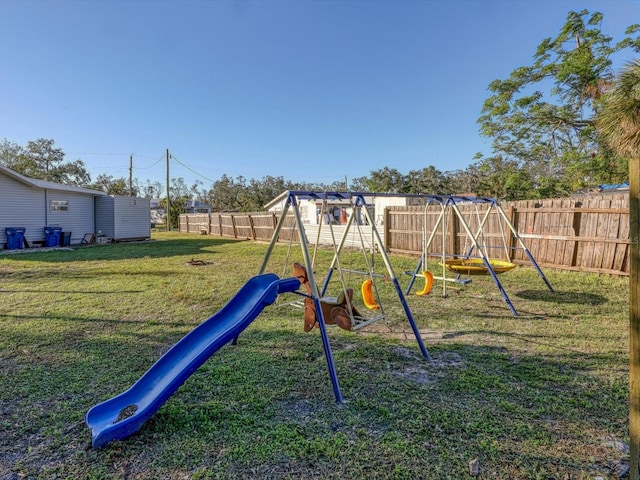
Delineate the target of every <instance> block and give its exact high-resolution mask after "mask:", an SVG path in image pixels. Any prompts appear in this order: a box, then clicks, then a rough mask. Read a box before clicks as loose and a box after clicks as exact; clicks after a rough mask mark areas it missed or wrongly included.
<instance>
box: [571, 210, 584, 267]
mask: <svg viewBox="0 0 640 480" xmlns="http://www.w3.org/2000/svg"><path fill="white" fill-rule="evenodd" d="M581 206H582V202H576V203H575V204H574V206H573V208H574V210H573V218H572V220H571V224H572V226H573V234H574V235H575V237H576V241H575V242H573V251H572V252H571V266H572V267H574V266H576V265H577V264H578V246H579V245H580V235H579V233H580V224H581V223H582V212H581V211H580V210H578V209H579V208H580V207H581Z"/></svg>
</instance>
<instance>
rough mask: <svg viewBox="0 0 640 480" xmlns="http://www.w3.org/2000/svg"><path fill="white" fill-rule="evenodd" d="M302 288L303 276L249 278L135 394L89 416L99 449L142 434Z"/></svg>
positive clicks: (134, 389) (100, 407)
mask: <svg viewBox="0 0 640 480" xmlns="http://www.w3.org/2000/svg"><path fill="white" fill-rule="evenodd" d="M299 287H300V281H299V280H298V279H297V278H286V279H280V278H279V277H278V276H277V275H274V274H272V273H267V274H263V275H258V276H255V277H253V278H251V279H249V281H248V282H247V283H246V284H245V285H244V286H243V287H242V288H241V289H240V291H239V292H238V293H237V294H236V295H235V296H234V297H233V298H232V299H231V300H230V301H229V303H227V304H226V305H225V306H224V307H222V309H221V310H220V311H219V312H218V313H216V314H215V315H213V316H212V317H211V318H209V319H208V320H206V321H205V322H203V323H201V324H200V325H198V326H197V327H196V328H194V329H193V330H192V331H191V332H189V333H188V334H187V335H185V336H184V337H183V338H182V339H181V340H180V341H179V342H178V343H176V344H175V345H174V346H173V347H171V349H169V350H168V351H167V352H166V353H165V354H164V355H163V356H162V357H161V358H160V359H159V360H158V361H157V362H156V363H155V364H154V365H153V366H152V367H151V368H150V369H149V370H148V371H147V372H146V373H145V374H144V375H143V376H142V377H141V378H140V379H139V380H138V381H137V382H136V383H135V384H134V385H133V386H132V387H131V388H129V390H127V391H125V392H123V393H121V394H120V395H118V396H116V397H113V398H111V399H110V400H107V401H105V402H103V403H100V404H98V405H96V406H94V407H93V408H91V409H90V410H89V411H88V412H87V416H86V419H85V421H86V423H87V425H88V426H89V428H90V429H91V433H92V443H93V447H94V448H99V447H101V446H103V445H106V444H107V443H109V442H111V441H113V440H122V439H124V438H127V437H129V436H131V435H133V434H134V433H136V432H137V431H138V430H139V429H140V428H141V427H142V424H143V423H144V422H146V421H147V420H148V419H149V418H151V417H152V416H153V414H154V413H155V412H156V411H157V410H158V409H159V408H160V407H161V406H162V405H163V404H164V402H166V401H167V399H168V398H169V397H170V396H171V395H172V394H173V393H174V392H175V391H176V390H177V389H178V388H179V387H180V385H182V384H183V383H184V382H185V380H186V379H187V378H189V376H190V375H191V374H192V373H193V372H195V371H196V370H197V369H198V368H199V367H200V366H201V365H202V364H203V363H204V362H206V361H207V359H208V358H209V357H210V356H211V355H213V354H214V353H216V352H217V351H218V350H219V349H220V348H222V347H223V346H224V345H226V344H227V343H229V342H231V341H232V340H233V339H235V338H237V337H238V335H240V333H241V332H242V331H243V330H244V329H245V328H247V327H248V326H249V324H250V323H251V322H252V321H253V320H254V319H255V318H256V317H257V316H258V315H259V314H260V312H261V311H262V310H263V309H264V307H265V306H267V305H271V304H272V303H273V302H274V301H275V300H276V297H277V296H278V294H280V293H285V292H293V291H295V290H297V289H298V288H299Z"/></svg>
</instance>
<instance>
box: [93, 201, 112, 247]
mask: <svg viewBox="0 0 640 480" xmlns="http://www.w3.org/2000/svg"><path fill="white" fill-rule="evenodd" d="M114 209H115V207H114V201H113V197H97V198H96V210H95V212H96V233H98V232H102V234H103V235H106V236H107V237H109V238H114V236H115V233H116V231H115V226H114V221H115V220H114V219H115V213H114Z"/></svg>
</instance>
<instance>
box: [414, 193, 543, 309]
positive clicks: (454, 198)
mask: <svg viewBox="0 0 640 480" xmlns="http://www.w3.org/2000/svg"><path fill="white" fill-rule="evenodd" d="M419 196H422V197H423V198H424V199H425V200H426V205H425V207H424V220H423V234H422V238H423V249H422V255H421V257H420V260H419V261H418V264H417V266H416V268H415V270H414V271H413V272H405V273H408V274H410V275H412V277H411V280H410V281H409V285H408V286H407V289H406V291H405V293H406V294H407V295H408V294H409V292H410V291H411V288H412V287H413V284H414V282H415V279H416V277H423V276H426V275H427V274H428V272H427V271H426V267H427V256H428V253H427V252H428V251H429V248H430V247H431V245H432V243H433V240H434V238H435V236H436V233H437V232H438V228H441V229H442V230H441V231H442V234H441V236H442V252H441V253H440V254H437V253H434V254H432V256H436V257H438V256H439V257H440V258H441V262H440V264H441V266H442V275H441V276H433V279H436V280H442V296H443V297H444V296H446V288H447V287H446V283H447V281H455V282H458V283H464V284H466V283H470V282H471V279H461V278H460V275H461V274H462V273H467V274H468V275H471V274H488V275H490V276H491V278H492V279H493V281H494V283H495V284H496V286H497V287H498V290H499V291H500V295H501V296H502V299H503V300H504V302H505V303H506V304H507V306H508V307H509V309H510V310H511V313H512V314H513V315H514V316H518V311H517V310H516V309H515V307H514V306H513V303H512V302H511V299H510V298H509V295H507V292H506V290H505V289H504V287H503V286H502V283H501V282H500V280H499V279H498V274H500V273H503V272H506V271H508V270H510V269H511V268H513V267H515V264H512V263H511V250H515V249H522V250H523V251H524V253H525V255H526V256H527V258H528V259H529V261H530V262H531V265H533V267H534V268H535V270H536V272H537V273H538V275H539V276H540V278H541V279H542V281H543V282H544V284H545V285H546V287H547V288H548V290H549V291H550V292H553V287H552V286H551V284H550V283H549V281H548V280H547V277H546V276H545V275H544V273H543V272H542V270H541V269H540V266H539V265H538V263H537V262H536V260H535V258H534V257H533V255H532V253H531V251H530V250H529V249H528V248H527V246H526V245H525V243H524V242H523V241H522V238H521V237H520V235H519V234H518V231H517V230H516V228H515V227H514V226H513V224H512V223H511V221H510V220H509V217H508V216H507V214H506V213H505V211H504V209H503V208H502V206H501V205H500V203H499V202H498V200H497V199H496V198H485V197H471V196H460V195H419ZM431 204H439V205H440V207H441V211H440V214H439V215H438V218H437V219H436V222H435V224H434V226H433V228H432V229H431V232H430V233H428V231H427V209H428V208H429V205H431ZM460 204H474V205H475V206H476V215H477V217H478V229H477V231H476V232H475V233H474V232H473V231H472V230H471V227H470V226H469V223H468V222H467V221H466V219H465V217H464V214H463V213H462V212H461V210H460V208H459V205H460ZM478 205H486V207H487V208H486V211H485V212H484V214H483V215H482V217H481V216H480V213H479V210H478ZM450 211H451V212H453V214H454V215H455V216H456V218H457V220H458V222H459V223H460V225H461V227H462V229H463V230H464V232H465V235H466V236H465V250H466V240H469V241H470V242H471V246H470V247H469V249H468V250H466V252H465V253H461V254H459V253H453V254H448V253H447V252H446V244H447V240H446V237H447V215H448V214H449V212H450ZM494 211H495V212H497V214H498V216H499V221H502V222H504V225H505V226H506V227H508V228H509V230H510V231H511V233H512V234H513V238H514V239H515V240H516V241H517V243H518V245H519V246H518V247H511V246H509V245H506V241H505V239H504V231H502V234H503V243H504V246H503V248H504V250H505V253H506V257H507V260H508V261H507V262H497V261H495V260H492V259H490V258H489V255H488V246H487V245H484V244H480V239H481V238H482V237H483V231H484V228H485V225H486V223H487V220H488V219H489V216H490V214H491V213H492V212H494ZM500 226H501V229H502V228H503V226H502V223H501V224H500ZM474 251H475V252H476V256H472V255H473V254H474ZM447 257H449V258H451V257H453V258H454V259H453V260H447ZM447 269H448V270H450V271H453V272H456V273H457V275H456V277H455V278H451V277H447V275H446V270H447ZM421 272H423V273H421ZM428 275H431V274H430V273H429V274H428Z"/></svg>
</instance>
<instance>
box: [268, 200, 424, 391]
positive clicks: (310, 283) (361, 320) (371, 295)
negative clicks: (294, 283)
mask: <svg viewBox="0 0 640 480" xmlns="http://www.w3.org/2000/svg"><path fill="white" fill-rule="evenodd" d="M367 195H372V194H366V193H358V192H356V193H353V192H310V191H288V192H286V198H285V203H284V206H283V209H282V212H281V214H280V218H279V220H278V223H277V225H276V229H275V231H274V234H273V236H272V239H271V243H270V244H269V247H268V249H267V253H266V255H265V257H264V260H263V263H262V266H261V267H260V272H261V273H262V272H264V271H265V270H266V267H267V264H268V262H269V258H270V256H271V254H272V253H273V249H274V248H275V245H276V242H277V240H278V237H279V235H280V232H281V230H282V228H283V226H284V225H285V223H286V222H285V220H286V218H287V215H288V214H289V213H290V211H291V210H292V211H293V216H294V220H295V225H294V228H295V229H296V230H297V233H298V235H299V243H300V250H301V254H302V257H303V259H304V262H303V263H301V265H302V266H304V268H305V271H306V282H305V288H306V289H307V294H306V296H305V298H306V299H305V304H307V305H311V303H312V304H313V312H314V313H315V316H316V317H315V318H314V319H313V321H314V325H317V327H318V328H319V329H320V334H321V338H322V342H323V346H324V352H325V357H326V362H327V368H328V370H329V376H330V378H331V382H332V385H333V391H334V395H335V398H336V401H337V402H338V403H342V402H344V398H343V396H342V393H341V391H340V385H339V382H338V376H337V374H336V369H335V364H334V361H333V355H332V353H331V345H330V342H329V337H328V335H327V326H326V323H328V322H327V318H328V319H329V322H331V321H332V314H331V311H329V312H328V315H326V317H325V313H327V306H326V305H325V308H324V309H323V308H322V305H323V301H324V303H325V304H330V305H331V304H332V305H334V306H335V303H334V302H328V301H325V300H327V299H326V298H325V294H326V292H327V289H328V286H329V283H330V282H331V279H332V276H333V275H334V273H336V272H337V276H338V277H339V279H340V283H341V284H342V287H343V292H344V297H345V304H344V305H342V306H341V308H342V309H343V310H344V312H341V313H342V314H344V313H345V312H346V313H348V314H349V319H350V320H351V329H353V330H357V329H360V328H362V327H364V326H366V325H369V324H371V323H373V322H375V321H378V320H380V319H382V318H384V312H383V311H382V310H383V308H382V305H379V303H378V302H377V301H376V300H375V283H374V279H376V278H380V277H383V275H381V274H377V273H374V272H373V265H372V263H371V262H370V261H369V259H368V258H367V256H366V255H365V263H366V264H367V271H355V270H348V269H344V268H342V266H341V261H340V253H341V252H342V250H343V248H344V246H345V244H346V241H347V238H348V237H349V234H350V232H355V234H357V235H358V236H359V237H360V238H361V239H362V236H363V235H362V228H363V227H364V226H367V227H368V228H370V229H371V233H372V237H373V239H374V241H375V244H376V245H371V246H370V247H371V248H372V249H373V248H376V247H377V248H378V250H379V255H380V256H381V257H382V260H383V263H384V266H385V269H386V275H384V278H385V279H386V280H387V281H389V282H390V283H391V284H392V285H393V287H394V290H395V292H396V294H397V297H398V300H399V302H400V304H401V305H402V308H403V310H404V313H405V315H406V318H407V321H408V322H409V324H410V326H411V329H412V331H413V334H414V336H415V338H416V341H417V343H418V346H419V348H420V351H421V353H422V355H423V356H424V357H425V358H427V359H428V360H429V361H431V356H430V355H429V352H428V351H427V348H426V347H425V345H424V342H423V341H422V337H421V335H420V331H419V329H418V326H417V325H416V322H415V320H414V318H413V314H412V313H411V309H410V308H409V305H408V303H407V301H406V298H405V296H404V294H403V292H402V288H401V287H400V283H399V282H398V278H397V276H396V274H395V272H394V270H393V267H392V265H391V262H390V260H389V257H388V255H387V253H386V251H385V249H384V248H383V245H384V243H383V241H382V238H381V237H380V234H379V232H378V230H377V228H376V225H375V222H374V221H373V219H372V217H371V214H370V212H369V209H368V208H367V202H366V199H365V197H366V196H367ZM301 199H316V200H318V201H322V202H323V205H324V203H325V202H326V201H327V200H329V199H334V200H341V201H349V202H350V207H351V209H352V212H351V215H349V217H348V219H347V223H346V224H345V226H344V232H343V234H342V236H341V237H340V239H339V241H338V239H337V238H336V236H335V235H334V233H335V232H334V231H333V227H332V226H331V225H330V226H329V228H330V229H331V235H332V238H333V248H334V254H333V259H332V261H331V264H330V266H329V268H328V271H327V274H326V276H325V278H324V281H323V283H322V287H319V285H318V283H317V282H316V278H315V274H314V262H313V260H315V249H314V258H313V260H312V255H311V252H310V251H309V242H308V241H307V237H306V233H305V228H304V224H303V221H302V217H301V214H300V208H299V202H300V200H301ZM290 238H292V237H290ZM361 243H362V242H361ZM288 256H289V253H287V257H288ZM349 272H350V273H357V274H363V275H366V276H367V277H368V278H367V280H365V282H364V283H365V285H363V289H364V290H365V296H366V297H367V303H368V304H369V305H370V306H372V307H373V306H374V305H378V306H379V309H378V310H376V311H377V312H380V313H379V315H376V316H374V317H371V318H365V317H364V315H362V313H361V312H358V311H357V310H356V309H354V308H353V305H352V298H353V297H352V293H350V292H349V290H348V287H346V282H345V279H344V273H349ZM369 281H371V283H370V284H369V283H368V282H369ZM338 297H339V296H338ZM305 310H306V308H305ZM305 325H307V324H306V322H305ZM345 326H346V325H345ZM305 329H306V327H305Z"/></svg>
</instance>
